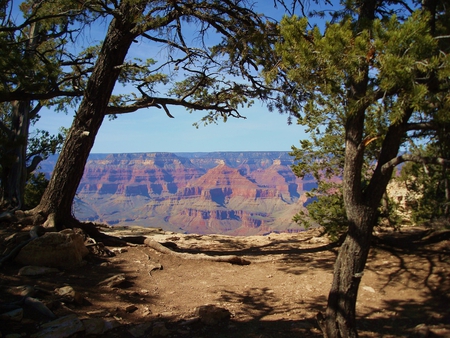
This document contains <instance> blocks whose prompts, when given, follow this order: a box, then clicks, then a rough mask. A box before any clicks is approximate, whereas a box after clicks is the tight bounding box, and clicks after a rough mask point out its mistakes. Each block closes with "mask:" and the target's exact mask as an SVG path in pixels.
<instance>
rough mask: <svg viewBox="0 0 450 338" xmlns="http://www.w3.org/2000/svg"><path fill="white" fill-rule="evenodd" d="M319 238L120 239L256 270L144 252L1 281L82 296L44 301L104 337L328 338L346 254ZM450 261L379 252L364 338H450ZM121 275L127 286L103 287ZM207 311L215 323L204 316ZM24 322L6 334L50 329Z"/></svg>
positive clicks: (361, 311) (362, 306)
mask: <svg viewBox="0 0 450 338" xmlns="http://www.w3.org/2000/svg"><path fill="white" fill-rule="evenodd" d="M318 234H319V232H318V231H317V230H312V231H308V232H304V233H300V234H271V235H269V236H264V237H263V236H254V237H227V236H215V235H210V236H199V235H181V234H175V233H164V232H162V231H155V230H151V229H141V228H130V229H127V230H121V231H120V232H119V230H118V229H116V231H115V235H118V236H129V235H133V236H138V235H145V236H149V237H152V238H153V239H154V240H156V241H158V242H160V243H164V242H170V243H172V245H171V247H172V249H174V250H176V251H179V252H189V253H193V254H195V253H205V254H208V255H229V254H233V255H238V256H242V257H243V258H245V259H247V260H249V261H250V262H251V264H250V265H233V264H229V263H223V262H210V261H204V260H190V259H183V258H180V257H177V256H174V255H168V254H163V253H160V252H158V251H155V250H153V249H151V248H149V247H146V246H144V245H136V246H132V247H117V248H114V247H108V249H109V250H112V251H113V252H115V256H112V257H108V256H106V255H103V256H100V255H90V256H89V257H88V260H87V263H86V264H85V265H84V266H83V267H82V268H79V269H77V270H72V271H65V272H59V273H54V274H52V275H45V276H40V277H24V276H18V275H17V271H18V269H19V268H20V267H19V266H16V265H14V264H9V265H7V266H6V267H4V268H3V270H2V271H1V275H0V278H1V284H2V287H3V288H5V287H8V288H10V287H12V286H18V285H37V286H39V288H40V289H42V290H49V291H51V290H54V289H55V288H57V287H61V286H64V285H69V286H71V287H73V289H75V290H76V291H77V292H78V293H79V294H80V295H81V296H82V298H83V299H84V300H83V301H82V302H79V303H78V304H77V303H76V302H75V303H73V302H72V303H71V302H61V301H57V300H56V299H55V297H54V295H52V294H44V293H41V294H39V295H37V296H36V297H38V296H39V297H41V299H43V301H44V303H46V304H47V305H48V307H49V308H51V310H52V311H53V312H54V313H55V314H56V315H57V316H58V317H61V316H64V315H67V314H76V315H77V316H78V318H80V319H87V318H96V317H97V318H102V319H104V320H110V321H111V322H114V325H118V327H117V328H114V329H111V330H109V331H108V332H107V333H105V334H104V335H98V336H104V337H139V336H158V335H159V336H167V337H205V338H206V337H255V338H256V337H320V336H321V334H320V331H319V330H318V327H317V324H316V322H315V316H316V314H317V312H318V311H324V309H325V306H326V298H327V293H328V291H329V288H330V284H331V279H332V270H333V263H334V259H335V257H336V250H337V249H333V248H330V246H329V245H328V244H329V243H328V241H327V240H326V239H325V238H323V237H319V236H318ZM449 254H450V242H449V241H441V242H439V243H435V244H430V245H428V246H426V247H421V248H420V249H416V250H413V251H410V250H405V249H402V250H400V249H396V250H390V251H388V250H386V249H384V248H381V247H375V248H374V249H372V250H371V253H370V258H369V261H368V264H367V268H366V270H365V274H364V276H363V278H362V282H361V287H360V293H359V297H358V303H357V313H358V315H359V317H360V318H359V320H358V325H359V329H360V334H361V337H413V336H417V337H420V336H421V335H422V336H423V337H450V307H449V305H448V304H449V302H448V296H449V291H450V255H449ZM120 274H123V276H124V277H125V282H123V283H120V284H119V285H112V286H107V285H103V286H99V283H101V282H102V281H104V280H105V279H106V278H108V277H111V276H115V275H120ZM2 298H5V299H2V300H3V301H6V300H7V296H4V297H3V296H2ZM205 305H213V306H214V307H202V306H205ZM202 309H206V310H205V311H210V312H212V314H211V313H209V315H206V316H203V314H202V312H201V311H202ZM227 317H230V319H227ZM24 318H25V319H23V320H22V322H18V323H16V324H11V322H10V323H8V324H6V323H5V322H4V321H1V322H0V323H1V325H0V332H1V333H2V334H3V336H5V335H6V334H7V333H26V334H29V333H31V332H35V331H36V327H37V326H38V325H39V324H40V323H42V322H44V321H45V320H46V319H45V318H42V316H39V315H37V314H36V313H28V314H25V316H24ZM47 320H48V319H47ZM74 336H75V337H82V336H83V334H81V333H79V334H75V335H74Z"/></svg>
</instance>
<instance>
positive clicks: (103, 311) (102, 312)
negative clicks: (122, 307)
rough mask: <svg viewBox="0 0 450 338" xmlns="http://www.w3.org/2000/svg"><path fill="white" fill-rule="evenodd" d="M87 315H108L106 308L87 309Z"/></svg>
mask: <svg viewBox="0 0 450 338" xmlns="http://www.w3.org/2000/svg"><path fill="white" fill-rule="evenodd" d="M86 314H87V315H88V316H96V317H104V316H108V315H109V313H108V311H106V310H94V311H88V312H86Z"/></svg>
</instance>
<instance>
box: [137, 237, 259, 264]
mask: <svg viewBox="0 0 450 338" xmlns="http://www.w3.org/2000/svg"><path fill="white" fill-rule="evenodd" d="M144 244H145V245H146V246H148V247H150V248H152V249H155V250H156V251H159V252H161V253H164V254H169V255H174V256H177V257H181V258H184V259H196V260H197V259H198V260H206V261H213V262H225V263H231V264H237V265H249V264H250V261H248V260H246V259H243V258H241V257H238V256H235V255H226V256H209V255H205V254H202V253H198V254H191V253H186V252H176V251H172V250H170V249H169V248H168V247H166V246H164V245H162V244H161V243H158V242H156V241H155V240H153V239H151V238H146V239H145V240H144Z"/></svg>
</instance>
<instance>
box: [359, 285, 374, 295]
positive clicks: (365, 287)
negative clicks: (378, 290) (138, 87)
mask: <svg viewBox="0 0 450 338" xmlns="http://www.w3.org/2000/svg"><path fill="white" fill-rule="evenodd" d="M362 288H363V290H366V291H369V292H372V293H375V290H374V288H373V287H370V286H363V287H362Z"/></svg>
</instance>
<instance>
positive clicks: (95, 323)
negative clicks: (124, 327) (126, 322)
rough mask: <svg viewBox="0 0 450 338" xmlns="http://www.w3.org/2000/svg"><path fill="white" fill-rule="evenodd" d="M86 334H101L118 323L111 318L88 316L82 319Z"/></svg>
mask: <svg viewBox="0 0 450 338" xmlns="http://www.w3.org/2000/svg"><path fill="white" fill-rule="evenodd" d="M82 322H83V326H84V328H85V334H86V335H93V334H103V333H105V332H107V331H109V330H111V329H114V328H116V327H118V326H119V325H120V324H119V323H118V322H117V321H115V320H113V319H111V320H105V319H103V318H89V319H85V320H83V321H82Z"/></svg>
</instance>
